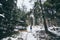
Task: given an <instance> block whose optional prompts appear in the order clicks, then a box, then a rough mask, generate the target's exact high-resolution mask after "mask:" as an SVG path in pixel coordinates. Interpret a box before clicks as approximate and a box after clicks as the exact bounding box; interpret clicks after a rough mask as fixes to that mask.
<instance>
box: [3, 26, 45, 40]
mask: <svg viewBox="0 0 60 40" xmlns="http://www.w3.org/2000/svg"><path fill="white" fill-rule="evenodd" d="M39 30H40V26H37V27H36V26H34V27H33V28H32V31H31V30H30V26H28V27H27V32H19V34H18V35H16V37H15V38H12V37H10V38H11V40H18V38H23V40H37V38H35V37H34V36H33V34H36V31H39ZM42 30H44V29H42ZM8 38H9V37H7V38H4V39H3V40H8ZM19 40H21V39H19Z"/></svg>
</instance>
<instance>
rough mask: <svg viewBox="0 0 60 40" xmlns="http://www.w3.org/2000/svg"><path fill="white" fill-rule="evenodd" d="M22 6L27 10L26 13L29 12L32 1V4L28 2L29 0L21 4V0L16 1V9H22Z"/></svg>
mask: <svg viewBox="0 0 60 40" xmlns="http://www.w3.org/2000/svg"><path fill="white" fill-rule="evenodd" d="M42 1H45V0H42ZM22 4H23V5H25V6H26V8H27V11H29V10H30V9H32V8H33V6H34V1H32V2H30V0H24V2H23V0H18V1H17V6H18V8H22Z"/></svg>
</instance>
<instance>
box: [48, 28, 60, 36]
mask: <svg viewBox="0 0 60 40" xmlns="http://www.w3.org/2000/svg"><path fill="white" fill-rule="evenodd" d="M48 30H49V31H50V32H52V33H54V34H56V35H57V36H60V27H49V28H48Z"/></svg>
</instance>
